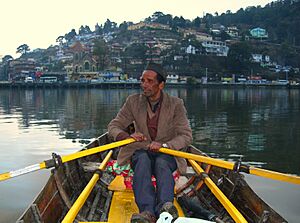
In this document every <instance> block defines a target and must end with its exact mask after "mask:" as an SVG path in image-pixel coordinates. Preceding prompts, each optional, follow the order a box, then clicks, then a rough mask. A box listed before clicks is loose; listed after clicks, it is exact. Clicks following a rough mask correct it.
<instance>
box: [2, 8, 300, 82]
mask: <svg viewBox="0 0 300 223" xmlns="http://www.w3.org/2000/svg"><path fill="white" fill-rule="evenodd" d="M170 16H171V15H165V14H163V13H162V12H155V13H154V14H153V15H152V16H151V17H148V18H146V19H145V20H144V21H141V22H138V23H136V24H134V23H132V22H124V23H122V24H120V25H119V26H117V24H116V23H114V22H111V21H110V20H109V19H107V21H106V22H105V24H104V25H99V24H96V25H95V29H94V31H91V29H90V28H89V27H88V26H81V27H80V29H79V32H78V33H76V31H75V29H72V30H71V31H70V32H69V33H66V34H65V35H62V36H59V37H58V38H57V39H56V43H57V44H56V45H51V46H50V47H49V48H48V49H33V50H30V48H29V46H28V45H27V44H23V45H21V46H19V47H18V48H17V52H18V53H20V54H21V56H20V57H19V58H16V59H14V58H12V57H11V56H10V55H6V56H4V57H2V59H1V63H0V77H1V80H2V81H6V82H10V83H18V82H21V83H36V82H47V83H53V82H84V83H85V82H89V83H102V82H131V83H133V82H138V77H139V75H140V72H141V71H142V69H143V68H144V66H145V65H146V63H148V62H149V61H153V62H156V63H160V64H162V65H163V66H164V67H165V68H166V70H167V71H168V74H169V75H168V79H167V82H169V83H182V84H187V83H188V84H197V83H201V84H209V83H221V84H235V83H237V84H269V85H272V84H280V85H288V84H289V85H299V82H300V72H299V66H295V64H288V63H287V62H286V61H285V63H280V61H278V58H276V57H275V56H274V55H278V54H277V52H278V50H279V48H280V47H281V48H282V44H276V43H274V42H272V41H270V38H269V33H268V30H267V29H265V28H262V27H256V26H252V27H251V26H248V27H241V26H240V27H238V26H236V25H234V24H232V25H231V26H225V25H222V24H221V23H212V24H210V25H209V26H208V23H207V22H206V23H205V22H204V18H202V19H200V18H199V17H198V20H197V18H196V19H195V20H194V21H193V23H195V24H197V25H196V26H195V27H196V28H195V27H193V26H188V25H185V26H182V27H180V26H179V25H177V26H174V21H175V18H178V17H175V18H174V19H173V18H172V16H171V18H169V19H171V20H172V21H173V25H170V22H168V21H164V20H166V19H167V18H168V17H170ZM184 21H185V20H184V19H183V18H182V17H181V18H178V22H184ZM295 49H296V51H297V52H299V51H300V49H299V48H297V47H295ZM277 57H278V56H277Z"/></svg>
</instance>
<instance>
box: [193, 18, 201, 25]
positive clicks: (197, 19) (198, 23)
mask: <svg viewBox="0 0 300 223" xmlns="http://www.w3.org/2000/svg"><path fill="white" fill-rule="evenodd" d="M192 24H193V26H194V27H195V28H200V25H201V19H200V18H199V17H198V16H197V18H195V19H194V20H193V22H192Z"/></svg>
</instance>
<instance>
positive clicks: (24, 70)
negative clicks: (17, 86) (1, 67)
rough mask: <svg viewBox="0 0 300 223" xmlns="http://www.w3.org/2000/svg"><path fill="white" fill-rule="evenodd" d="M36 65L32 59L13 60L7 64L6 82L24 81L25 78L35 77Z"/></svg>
mask: <svg viewBox="0 0 300 223" xmlns="http://www.w3.org/2000/svg"><path fill="white" fill-rule="evenodd" d="M36 66H37V63H36V61H35V60H34V59H30V58H29V59H22V58H19V59H15V60H12V61H11V62H10V63H9V68H8V80H24V78H25V77H27V76H32V77H35V73H36Z"/></svg>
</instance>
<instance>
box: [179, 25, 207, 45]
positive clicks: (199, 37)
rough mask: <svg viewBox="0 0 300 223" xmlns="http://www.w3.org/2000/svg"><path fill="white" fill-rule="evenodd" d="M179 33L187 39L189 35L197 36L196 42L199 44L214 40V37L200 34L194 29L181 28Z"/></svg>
mask: <svg viewBox="0 0 300 223" xmlns="http://www.w3.org/2000/svg"><path fill="white" fill-rule="evenodd" d="M179 32H181V33H183V37H184V38H186V37H187V36H189V35H193V36H195V38H196V40H197V41H199V42H203V41H210V40H213V38H212V36H211V35H209V34H207V33H202V32H198V31H196V30H194V29H182V28H179Z"/></svg>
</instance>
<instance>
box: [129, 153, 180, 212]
mask: <svg viewBox="0 0 300 223" xmlns="http://www.w3.org/2000/svg"><path fill="white" fill-rule="evenodd" d="M132 167H133V170H134V175H133V192H134V197H135V202H136V204H137V206H138V208H139V211H140V212H143V211H149V212H151V213H152V214H155V215H156V217H158V216H159V211H160V209H161V207H162V205H163V204H164V203H165V202H168V201H170V202H173V200H174V186H175V182H174V178H173V175H172V173H173V172H174V171H175V170H176V169H177V164H176V161H175V158H174V157H173V156H170V155H166V154H163V153H155V152H150V151H147V150H143V149H141V150H137V151H135V153H134V154H133V156H132ZM152 175H154V177H155V178H156V190H155V188H154V186H153V184H152V181H151V176H152Z"/></svg>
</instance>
